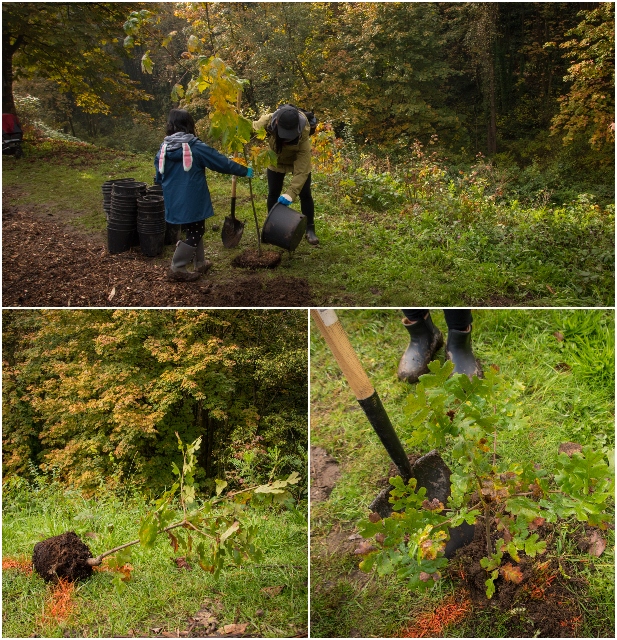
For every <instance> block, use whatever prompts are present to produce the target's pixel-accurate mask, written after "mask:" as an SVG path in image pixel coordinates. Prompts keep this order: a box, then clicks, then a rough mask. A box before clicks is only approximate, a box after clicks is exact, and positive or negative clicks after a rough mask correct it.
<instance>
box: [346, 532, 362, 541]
mask: <svg viewBox="0 0 617 640" xmlns="http://www.w3.org/2000/svg"><path fill="white" fill-rule="evenodd" d="M347 540H362V536H361V535H360V534H359V533H352V534H351V535H350V536H349V537H348V538H347Z"/></svg>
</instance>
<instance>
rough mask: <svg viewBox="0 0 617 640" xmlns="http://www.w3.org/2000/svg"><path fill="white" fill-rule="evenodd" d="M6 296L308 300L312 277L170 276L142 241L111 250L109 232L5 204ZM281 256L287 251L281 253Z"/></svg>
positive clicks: (214, 302) (14, 302) (163, 301)
mask: <svg viewBox="0 0 617 640" xmlns="http://www.w3.org/2000/svg"><path fill="white" fill-rule="evenodd" d="M2 213H3V216H2V218H3V219H2V303H3V306H5V307H22V306H24V307H67V306H71V307H124V306H127V307H307V306H311V294H310V287H309V284H308V281H307V280H305V279H304V278H295V277H290V276H278V275H277V276H275V277H272V274H270V273H268V274H266V273H259V272H255V273H252V272H245V273H242V272H234V273H233V274H232V276H229V275H225V274H220V273H217V272H216V265H215V269H214V273H209V274H208V275H207V276H205V277H202V278H200V279H199V280H197V281H196V282H180V283H170V282H168V281H167V270H168V268H169V264H168V261H166V260H159V259H152V258H148V257H146V256H144V255H142V253H141V251H140V250H139V248H138V247H137V248H134V249H133V250H131V251H128V252H126V253H120V254H116V255H110V254H109V253H108V252H107V247H106V245H105V242H104V240H102V239H100V238H98V237H96V238H94V237H93V235H92V234H87V233H85V232H84V233H82V232H79V231H77V230H76V229H75V228H73V227H70V226H67V225H62V224H59V223H57V222H55V221H53V220H52V219H50V218H48V217H43V216H41V215H40V212H31V211H28V210H27V209H26V208H24V207H22V206H20V207H15V206H5V207H4V208H3V212H2ZM276 255H277V256H279V260H280V255H279V254H278V253H276Z"/></svg>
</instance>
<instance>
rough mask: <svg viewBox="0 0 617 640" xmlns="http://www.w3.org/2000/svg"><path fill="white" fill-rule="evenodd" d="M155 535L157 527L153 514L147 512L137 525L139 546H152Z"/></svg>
mask: <svg viewBox="0 0 617 640" xmlns="http://www.w3.org/2000/svg"><path fill="white" fill-rule="evenodd" d="M157 535H158V527H157V526H156V522H155V520H154V514H149V515H147V516H146V517H145V518H144V519H143V520H142V522H141V526H140V527H139V542H140V544H141V546H142V547H145V548H149V547H152V546H153V545H154V541H155V540H156V536H157Z"/></svg>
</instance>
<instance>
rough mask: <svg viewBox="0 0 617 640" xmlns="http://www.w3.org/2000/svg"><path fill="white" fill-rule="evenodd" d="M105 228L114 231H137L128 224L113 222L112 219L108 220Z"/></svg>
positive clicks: (119, 221)
mask: <svg viewBox="0 0 617 640" xmlns="http://www.w3.org/2000/svg"><path fill="white" fill-rule="evenodd" d="M107 228H108V229H114V230H115V231H135V230H136V229H137V227H136V226H135V225H134V224H131V223H130V222H127V221H123V220H114V219H113V218H108V220H107Z"/></svg>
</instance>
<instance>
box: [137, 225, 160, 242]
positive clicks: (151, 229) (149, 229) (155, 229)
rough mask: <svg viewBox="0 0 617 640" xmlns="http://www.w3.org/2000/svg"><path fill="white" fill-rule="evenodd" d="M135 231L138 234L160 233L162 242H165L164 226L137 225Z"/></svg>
mask: <svg viewBox="0 0 617 640" xmlns="http://www.w3.org/2000/svg"><path fill="white" fill-rule="evenodd" d="M137 231H138V232H139V233H162V234H163V241H165V225H164V224H163V225H155V224H139V223H138V224H137Z"/></svg>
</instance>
